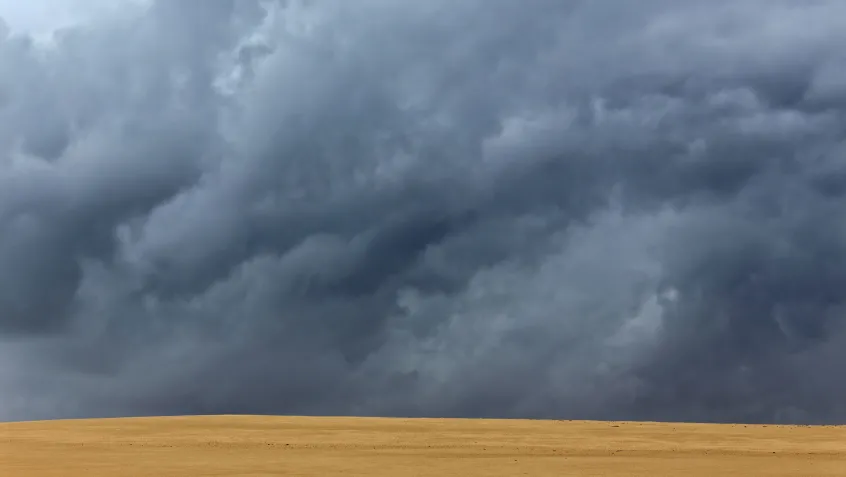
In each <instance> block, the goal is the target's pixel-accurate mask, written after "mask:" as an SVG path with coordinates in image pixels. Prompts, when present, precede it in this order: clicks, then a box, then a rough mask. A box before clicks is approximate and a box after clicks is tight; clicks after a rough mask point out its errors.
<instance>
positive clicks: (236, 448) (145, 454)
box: [0, 416, 846, 477]
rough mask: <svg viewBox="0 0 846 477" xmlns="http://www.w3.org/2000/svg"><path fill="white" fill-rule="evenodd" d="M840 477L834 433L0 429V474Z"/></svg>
mask: <svg viewBox="0 0 846 477" xmlns="http://www.w3.org/2000/svg"><path fill="white" fill-rule="evenodd" d="M48 475H49V476H76V475H79V476H105V475H110V476H111V475H114V476H157V477H158V476H193V475H217V476H247V475H249V476H269V475H291V476H333V475H373V476H422V475H440V476H520V475H543V476H566V475H579V476H656V475H673V476H675V475H683V476H708V477H713V476H723V475H737V476H786V475H791V476H834V475H837V476H846V427H789V426H746V425H701V424H658V423H629V422H577V421H517V420H458V419H376V418H332V417H319V418H314V417H264V416H213V417H167V418H137V419H100V420H79V421H52V422H51V421H42V422H25V423H7V424H0V476H4V477H6V476H9V477H18V476H20V477H28V476H48Z"/></svg>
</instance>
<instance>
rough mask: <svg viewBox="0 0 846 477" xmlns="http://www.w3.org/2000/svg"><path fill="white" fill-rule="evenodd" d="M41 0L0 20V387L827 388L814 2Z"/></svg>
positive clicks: (828, 75)
mask: <svg viewBox="0 0 846 477" xmlns="http://www.w3.org/2000/svg"><path fill="white" fill-rule="evenodd" d="M36 3H37V2H36ZM33 5H36V4H35V3H34V4H33ZM69 5H75V6H74V7H73V8H70V7H69V8H68V11H69V12H71V13H69V14H68V15H66V17H67V18H71V19H73V21H71V20H68V21H66V22H65V21H64V20H63V22H60V23H61V24H57V25H51V26H49V28H50V29H52V31H53V34H52V36H50V37H45V36H44V35H43V34H42V32H41V31H40V30H39V35H40V36H38V37H37V38H36V37H35V36H34V35H35V33H31V34H30V33H27V32H26V31H27V28H29V30H31V31H35V30H34V29H41V30H43V29H44V28H48V27H47V26H44V25H45V23H43V22H40V20H39V21H38V22H36V21H34V20H33V19H38V18H41V17H39V16H38V15H37V9H36V10H28V11H26V12H23V11H14V12H12V11H11V10H10V12H11V13H13V14H10V15H8V16H9V17H10V18H9V19H7V20H8V21H6V22H5V23H7V24H8V27H6V28H4V29H3V31H4V32H5V33H4V37H3V38H4V39H3V40H2V42H1V43H0V73H2V74H0V125H2V127H0V231H2V233H0V389H2V393H0V418H2V419H33V418H53V417H79V416H114V415H149V414H184V413H297V414H318V413H320V414H369V415H374V414H375V415H407V416H420V415H427V416H435V415H438V416H499V417H561V418H614V419H660V420H663V419H674V420H675V419H678V420H698V421H768V422H841V421H843V420H844V418H846V403H844V402H843V400H842V399H841V397H842V396H843V395H844V392H846V389H844V386H846V385H844V384H842V380H840V379H838V378H839V376H840V374H839V372H838V371H839V366H840V365H841V363H842V362H843V361H844V359H846V354H844V351H843V350H844V349H846V347H845V346H846V335H844V329H843V315H844V313H845V312H846V223H843V221H842V220H841V217H844V216H846V205H844V204H846V202H844V200H843V199H844V194H846V159H844V157H846V156H844V153H846V145H844V142H843V137H844V136H843V135H844V131H846V116H844V111H843V107H844V106H845V105H846V81H844V80H846V56H844V54H843V51H842V47H841V46H842V45H843V44H844V40H846V4H844V3H843V2H839V1H835V0H831V1H822V0H820V1H814V2H796V1H788V0H778V1H772V0H771V1H763V0H761V1H757V0H746V1H733V2H727V1H714V0H710V1H707V2H706V1H690V2H670V1H664V0H645V1H640V2H612V1H607V2H606V1H593V2H585V1H563V0H524V1H521V2H513V1H510V0H461V1H449V2H447V1H445V0H431V1H427V2H411V1H394V0H361V1H356V2H349V1H344V0H316V1H306V0H299V1H297V0H290V1H281V0H280V1H266V2H260V1H258V0H243V1H240V0H204V1H199V0H198V1H191V0H188V1H181V2H175V1H170V0H159V1H152V2H138V1H128V0H127V1H126V2H124V3H121V4H120V7H119V8H113V7H110V8H106V7H105V4H101V3H98V2H88V3H86V2H82V1H80V2H79V3H78V5H77V4H73V3H70V4H69ZM33 8H35V7H33ZM33 12H36V13H33ZM73 12H77V13H76V14H73ZM0 15H6V14H5V13H0ZM12 17H14V18H18V19H19V20H14V18H12ZM63 18H65V17H63ZM15 22H17V24H16V23H15ZM32 25H36V26H32Z"/></svg>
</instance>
